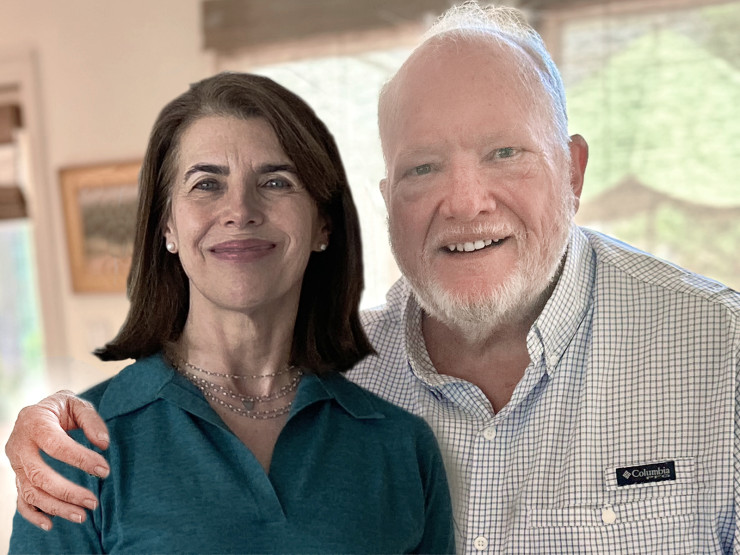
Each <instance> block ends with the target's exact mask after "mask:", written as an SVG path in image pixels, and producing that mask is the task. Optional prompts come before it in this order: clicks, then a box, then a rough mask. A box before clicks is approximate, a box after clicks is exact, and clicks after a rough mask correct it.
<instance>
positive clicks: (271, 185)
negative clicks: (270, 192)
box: [262, 177, 293, 189]
mask: <svg viewBox="0 0 740 555" xmlns="http://www.w3.org/2000/svg"><path fill="white" fill-rule="evenodd" d="M262 186H263V187H267V188H268V189H290V188H291V187H293V184H292V183H291V182H290V181H288V180H287V179H282V178H280V177H273V178H270V179H268V180H267V181H265V182H264V184H263V185H262Z"/></svg>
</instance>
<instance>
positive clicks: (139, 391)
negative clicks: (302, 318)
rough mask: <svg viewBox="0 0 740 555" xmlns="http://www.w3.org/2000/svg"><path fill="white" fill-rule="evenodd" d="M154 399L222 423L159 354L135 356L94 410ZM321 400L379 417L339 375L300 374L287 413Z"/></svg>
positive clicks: (122, 410) (371, 401)
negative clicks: (294, 394)
mask: <svg viewBox="0 0 740 555" xmlns="http://www.w3.org/2000/svg"><path fill="white" fill-rule="evenodd" d="M158 399H164V400H166V401H169V402H172V403H174V404H176V405H177V406H179V407H180V408H182V409H183V410H187V411H188V412H191V413H193V414H195V415H196V416H199V417H201V418H203V419H204V420H207V421H209V422H213V423H214V424H217V425H223V424H222V423H221V419H220V418H218V416H217V415H216V413H215V412H214V411H213V409H212V408H211V406H210V405H209V404H208V401H206V399H204V398H203V396H202V395H201V393H200V391H199V390H198V388H197V387H195V386H194V385H193V384H192V383H190V381H189V380H188V379H187V378H185V377H184V376H182V375H180V374H178V373H177V372H175V371H174V369H173V368H172V366H170V364H169V363H168V362H167V361H166V359H165V358H164V357H163V355H162V354H161V353H157V354H154V355H152V356H149V357H144V358H141V359H139V360H138V361H137V362H136V363H135V364H132V365H131V366H128V367H127V368H124V369H123V370H122V371H121V372H119V373H118V375H116V376H115V377H113V378H112V379H111V380H110V382H109V383H108V385H107V388H106V391H105V393H104V394H103V396H102V398H101V400H100V404H99V407H98V411H99V413H100V416H101V417H102V418H103V419H111V418H115V417H116V416H121V415H123V414H126V413H129V412H133V411H135V410H138V409H140V408H143V407H144V406H146V405H148V404H150V403H153V402H154V401H156V400H158ZM322 400H334V401H335V402H336V403H337V404H339V406H341V407H342V408H343V409H344V410H345V411H346V412H347V413H349V414H350V415H351V416H353V417H354V418H358V419H367V418H383V415H382V413H381V411H379V410H378V409H377V408H376V405H375V403H376V398H375V397H374V396H373V395H372V394H370V393H369V392H367V391H365V390H364V389H361V388H360V387H358V386H356V385H354V384H351V383H350V382H349V381H347V380H346V379H345V378H344V377H343V376H341V375H339V374H328V375H325V376H321V377H319V376H316V375H313V374H307V375H304V376H303V378H302V379H301V384H300V385H299V387H298V392H297V393H296V398H295V401H294V402H293V408H292V409H291V414H295V413H297V412H298V411H301V410H303V409H304V408H306V407H307V406H309V405H312V404H314V403H317V402H320V401H322Z"/></svg>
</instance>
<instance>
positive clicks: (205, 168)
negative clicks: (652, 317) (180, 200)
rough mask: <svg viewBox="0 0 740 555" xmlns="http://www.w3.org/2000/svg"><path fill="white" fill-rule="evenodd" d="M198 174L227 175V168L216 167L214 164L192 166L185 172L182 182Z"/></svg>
mask: <svg viewBox="0 0 740 555" xmlns="http://www.w3.org/2000/svg"><path fill="white" fill-rule="evenodd" d="M198 172H203V173H211V174H214V175H229V167H228V166H218V165H216V164H194V165H192V166H191V167H190V169H188V171H186V172H185V175H184V176H183V178H182V180H183V181H187V180H188V178H189V177H190V176H191V175H193V174H194V173H198Z"/></svg>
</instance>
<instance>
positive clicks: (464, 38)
mask: <svg viewBox="0 0 740 555" xmlns="http://www.w3.org/2000/svg"><path fill="white" fill-rule="evenodd" d="M379 125H380V134H381V140H382V144H383V153H384V157H385V162H386V169H387V176H386V178H385V179H384V180H383V181H382V183H381V191H382V193H383V197H384V199H385V202H386V205H387V208H388V216H389V230H390V236H391V242H392V245H393V250H394V254H395V256H396V259H397V261H398V264H399V266H400V268H401V270H402V272H403V274H404V276H405V279H402V280H400V281H399V282H398V283H397V284H395V285H394V286H393V288H392V289H391V290H390V292H389V294H388V303H387V305H385V306H384V307H382V308H380V309H378V310H375V311H369V312H367V313H366V314H365V320H364V323H365V328H366V331H367V333H368V335H369V336H370V339H371V341H372V342H373V344H374V345H375V347H376V349H377V351H378V356H376V357H372V358H369V359H367V360H365V361H363V362H362V363H361V364H360V365H359V366H358V367H356V368H355V369H354V370H352V372H351V374H350V376H351V377H352V378H353V379H354V380H355V381H357V382H358V383H359V384H361V385H364V386H365V387H368V388H369V389H371V390H373V391H375V392H376V393H378V394H380V395H382V396H384V397H386V398H387V399H389V400H391V401H393V402H395V403H397V404H398V405H400V406H402V407H404V408H406V409H408V410H410V411H413V412H415V413H417V414H420V415H422V416H423V417H424V418H425V419H426V420H427V421H428V422H429V423H430V424H431V426H432V428H433V429H434V430H435V433H436V435H437V438H438V440H439V442H440V445H441V447H442V450H443V453H444V454H445V456H446V461H445V462H446V466H447V471H448V475H449V479H450V482H451V488H452V493H453V502H454V505H455V524H456V528H457V533H458V549H459V550H460V551H464V552H471V553H475V552H481V551H489V552H505V553H528V552H534V553H569V552H584V551H588V552H598V553H627V552H629V553H715V552H716V553H721V552H725V553H729V552H732V551H733V550H735V551H738V552H740V547H735V544H736V543H737V542H736V541H735V536H736V519H735V511H736V501H735V499H736V496H738V495H740V485H739V484H740V481H738V476H740V474H738V468H737V464H738V463H737V462H736V461H738V460H740V453H739V452H738V439H737V438H736V434H737V431H736V430H737V429H740V428H738V427H737V417H736V414H737V413H738V410H737V408H738V406H739V405H738V402H737V397H738V393H737V392H738V387H737V383H736V376H737V374H738V370H740V295H738V294H737V293H735V292H734V291H731V290H730V289H728V288H727V287H725V286H722V285H721V284H718V283H716V282H712V281H710V280H708V279H705V278H702V277H700V276H697V275H694V274H690V273H688V272H686V271H684V270H681V269H678V268H676V267H674V266H672V265H669V264H667V263H665V262H662V261H660V260H658V259H656V258H654V257H651V256H649V255H647V254H644V253H640V252H638V251H635V250H633V249H631V248H629V247H627V246H626V245H623V244H621V243H618V242H616V241H614V240H612V239H609V238H607V237H604V236H601V235H599V234H596V233H593V232H590V231H587V230H583V229H580V228H578V227H576V226H575V225H574V224H573V216H574V214H575V211H576V209H577V207H578V198H579V196H580V193H581V187H582V184H583V177H584V172H585V167H586V162H587V157H588V148H587V145H586V142H585V141H584V139H583V138H582V137H580V136H578V135H574V136H572V137H568V135H567V119H566V112H565V100H564V93H563V85H562V82H561V80H560V77H559V75H558V72H557V70H556V69H555V67H554V65H553V64H552V61H551V59H550V57H549V55H548V54H547V52H546V50H545V48H544V45H543V44H542V42H541V39H540V38H539V36H538V35H537V34H536V33H534V31H532V30H531V29H530V28H528V27H527V26H526V25H524V24H523V23H521V21H520V19H519V18H518V16H517V14H516V13H515V12H513V11H511V10H507V9H497V10H494V9H491V10H483V9H481V8H479V7H478V6H477V5H475V4H465V5H464V6H462V7H460V8H453V9H452V10H450V12H448V14H446V16H445V18H444V19H442V20H441V21H440V22H439V23H438V24H437V25H436V26H435V28H433V29H432V31H431V32H430V33H429V35H428V37H427V38H426V40H425V42H423V43H422V45H421V46H420V47H419V48H418V49H417V50H416V51H415V52H414V53H413V54H412V55H411V56H410V58H409V59H408V60H407V61H406V63H405V64H404V65H403V67H402V68H401V69H400V71H399V72H398V73H397V75H396V76H395V77H394V78H393V79H392V80H391V82H390V83H389V84H388V85H387V86H386V87H385V88H384V90H383V92H382V93H381V99H380V106H379ZM44 407H45V408H44ZM25 410H26V411H27V412H26V413H25V414H22V415H21V417H20V418H19V424H18V426H17V429H16V432H15V434H14V437H13V438H11V441H10V442H9V444H8V448H7V451H8V453H9V456H10V458H11V461H12V463H13V466H14V468H15V469H16V471H17V472H18V473H19V476H20V478H19V480H20V481H21V483H20V485H19V490H20V491H21V492H22V497H21V499H20V500H19V507H20V508H22V509H23V510H24V515H27V517H28V518H33V519H35V521H37V522H39V523H41V522H44V521H43V520H42V519H43V518H44V517H43V515H40V513H34V512H33V510H32V508H31V505H36V506H39V507H41V508H42V509H44V510H47V511H49V510H52V511H54V512H59V511H62V510H65V511H66V512H65V513H64V514H65V515H69V514H70V512H69V509H70V508H71V507H70V505H60V504H59V503H57V504H53V503H50V499H49V498H48V497H47V496H46V495H47V494H45V493H43V492H42V491H41V490H47V491H50V492H52V493H53V494H54V495H55V496H57V497H59V496H61V497H64V493H65V492H66V493H67V494H68V495H67V496H66V497H65V498H66V499H67V500H69V501H71V502H72V503H74V504H78V505H82V502H81V501H82V500H83V499H88V500H89V501H93V499H92V498H91V497H90V494H89V493H87V494H84V493H83V492H80V491H78V490H73V489H70V488H69V487H68V486H64V485H60V483H59V482H57V481H56V480H57V479H56V478H54V477H51V476H49V475H47V474H45V473H41V472H39V471H38V462H37V459H38V456H37V450H38V448H39V447H41V448H43V449H45V450H47V452H50V454H51V455H53V456H59V455H62V454H64V453H66V454H65V457H66V458H67V459H70V460H73V461H76V462H78V463H83V462H84V465H83V468H85V469H87V470H88V471H90V472H93V471H94V466H95V465H96V464H97V465H103V464H104V463H103V459H102V458H97V457H99V456H97V455H95V456H93V455H89V454H88V455H82V454H80V452H79V451H78V450H73V449H72V448H70V447H65V448H61V447H59V445H61V443H60V442H61V441H62V439H61V435H60V434H59V433H58V432H57V433H56V436H54V437H53V438H52V435H51V433H50V432H49V431H48V430H50V429H52V428H56V429H57V430H58V428H59V422H57V420H61V424H62V427H64V428H69V427H72V426H77V425H81V426H82V427H85V428H87V430H88V432H89V435H91V436H94V435H95V434H97V433H103V430H104V428H103V426H102V423H99V422H98V421H97V420H95V418H94V416H93V415H92V411H91V410H90V409H88V408H85V407H84V406H83V405H82V404H81V403H80V402H79V401H77V402H74V400H73V398H70V397H68V396H64V395H57V396H56V397H54V396H53V397H51V398H49V399H47V400H46V401H44V402H43V403H42V405H37V406H36V407H32V408H30V409H25ZM30 435H34V436H35V437H36V438H37V439H36V440H33V439H30V438H29V436H30ZM47 436H48V437H47ZM54 438H56V439H54ZM54 442H57V446H53V445H51V446H50V443H52V444H53V443H54ZM98 472H99V473H102V474H104V472H105V471H104V470H101V471H98ZM29 475H31V476H34V475H35V486H34V485H31V480H30V479H29V477H28V476H29ZM71 492H74V493H71ZM77 511H78V513H77V514H78V515H79V514H80V513H79V509H77ZM80 518H82V517H81V515H80ZM738 542H740V534H738Z"/></svg>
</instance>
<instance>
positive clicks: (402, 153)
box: [381, 42, 585, 331]
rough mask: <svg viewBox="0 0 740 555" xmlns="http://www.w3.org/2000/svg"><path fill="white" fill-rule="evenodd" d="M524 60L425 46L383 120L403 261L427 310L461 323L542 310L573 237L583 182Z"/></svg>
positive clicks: (495, 51) (389, 190)
mask: <svg viewBox="0 0 740 555" xmlns="http://www.w3.org/2000/svg"><path fill="white" fill-rule="evenodd" d="M424 50H426V52H425V55H424ZM419 52H421V53H422V56H418V54H419ZM523 63H526V62H525V61H524V60H523V58H522V57H520V56H515V55H514V53H513V51H511V50H510V49H502V48H501V47H498V46H493V45H489V46H485V47H484V46H482V45H481V43H478V44H470V43H465V42H462V43H458V44H455V45H450V44H449V43H445V44H444V45H443V46H442V47H441V48H435V47H433V46H430V45H427V46H425V47H422V50H421V51H417V55H415V57H414V58H413V59H412V60H411V61H410V62H409V64H408V66H407V68H406V70H405V73H403V74H401V76H400V77H401V81H400V82H399V87H398V89H397V91H396V92H397V95H396V96H395V98H392V99H391V103H390V104H391V105H392V108H391V109H392V116H391V117H387V118H383V119H382V120H381V121H382V123H381V138H382V140H383V149H384V154H385V157H386V163H387V170H388V177H387V179H386V180H384V181H383V182H382V183H381V190H382V192H383V197H384V199H385V202H386V206H387V208H388V216H389V229H390V236H391V244H392V247H393V251H394V254H395V256H396V260H397V262H398V264H399V266H400V268H401V271H402V272H403V273H404V274H405V275H406V277H407V278H408V279H409V281H410V283H411V285H412V287H413V288H414V290H415V292H416V294H417V297H418V298H419V300H420V302H421V304H422V306H423V307H424V308H425V310H426V311H427V312H429V313H431V314H432V315H433V316H436V317H437V318H438V319H441V320H442V321H443V322H445V323H448V324H452V325H453V326H454V325H455V324H456V323H458V324H460V325H462V326H463V327H468V328H471V327H474V326H475V324H476V323H480V322H481V321H482V322H486V324H488V325H490V326H493V327H495V326H496V325H498V324H499V323H501V322H503V321H504V320H505V319H507V318H510V317H511V316H512V315H514V316H515V313H517V312H521V311H531V310H532V309H534V308H536V306H535V305H537V303H539V302H541V299H542V295H543V294H544V293H545V291H547V290H548V285H549V283H550V282H551V280H552V277H553V276H554V275H555V273H556V272H557V269H558V267H559V264H560V260H561V258H562V254H563V252H564V248H565V245H566V242H567V236H568V230H569V228H570V223H571V220H572V217H573V213H574V210H575V206H576V203H577V198H576V196H575V195H574V192H575V193H576V194H579V193H580V181H579V180H576V181H577V182H576V183H575V185H574V186H571V167H570V166H569V164H568V161H567V157H566V156H565V154H564V153H563V151H562V150H561V149H559V148H557V146H556V144H555V139H554V134H553V131H552V128H551V126H550V125H549V122H550V121H551V120H550V118H549V116H548V110H547V107H548V104H547V99H546V97H545V96H544V95H545V93H544V91H543V89H542V88H541V85H540V84H539V82H538V81H536V80H535V78H534V77H532V76H528V75H525V74H523V73H522V71H521V64H523ZM517 64H519V67H518V66H517ZM386 115H387V114H386ZM584 145H585V143H584ZM581 176H582V171H581ZM574 189H575V191H574ZM465 322H468V324H467V326H465ZM489 331H490V330H489Z"/></svg>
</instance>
